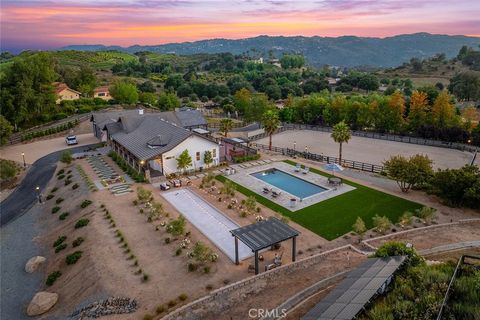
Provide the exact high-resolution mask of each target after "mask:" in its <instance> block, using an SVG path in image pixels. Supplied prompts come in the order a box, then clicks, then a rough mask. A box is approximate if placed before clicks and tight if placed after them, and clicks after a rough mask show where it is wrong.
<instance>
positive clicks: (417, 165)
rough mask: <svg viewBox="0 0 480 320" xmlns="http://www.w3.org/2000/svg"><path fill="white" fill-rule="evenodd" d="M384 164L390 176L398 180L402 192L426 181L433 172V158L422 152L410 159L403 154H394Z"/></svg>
mask: <svg viewBox="0 0 480 320" xmlns="http://www.w3.org/2000/svg"><path fill="white" fill-rule="evenodd" d="M384 166H385V171H386V172H387V175H388V177H389V178H391V179H392V180H395V181H396V182H397V184H398V186H399V187H400V189H401V190H402V192H408V191H409V190H410V189H411V188H412V187H414V186H416V185H420V184H422V183H424V182H426V181H427V179H428V178H430V177H431V175H432V174H433V170H432V160H430V159H429V158H428V157H427V156H424V155H421V154H417V155H414V156H411V157H410V158H408V159H407V158H406V157H404V156H401V155H399V156H392V157H390V159H388V160H387V161H385V162H384Z"/></svg>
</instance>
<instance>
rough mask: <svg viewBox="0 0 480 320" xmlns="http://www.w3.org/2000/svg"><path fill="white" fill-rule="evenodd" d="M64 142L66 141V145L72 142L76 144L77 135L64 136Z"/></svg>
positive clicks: (70, 144)
mask: <svg viewBox="0 0 480 320" xmlns="http://www.w3.org/2000/svg"><path fill="white" fill-rule="evenodd" d="M65 142H66V143H67V145H69V146H72V145H74V144H78V141H77V136H74V135H72V136H68V137H66V138H65Z"/></svg>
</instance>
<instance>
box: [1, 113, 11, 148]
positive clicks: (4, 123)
mask: <svg viewBox="0 0 480 320" xmlns="http://www.w3.org/2000/svg"><path fill="white" fill-rule="evenodd" d="M12 131H13V126H12V125H11V124H10V122H8V120H7V119H5V117H4V116H2V115H0V145H1V144H5V143H7V141H8V138H10V135H11V134H12Z"/></svg>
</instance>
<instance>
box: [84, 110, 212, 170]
mask: <svg viewBox="0 0 480 320" xmlns="http://www.w3.org/2000/svg"><path fill="white" fill-rule="evenodd" d="M178 112H181V111H176V112H173V113H174V114H175V115H176V113H178ZM165 115H170V116H172V113H165V112H157V113H144V112H143V110H125V111H119V112H107V113H95V114H94V115H93V116H92V121H93V123H94V124H93V126H94V133H95V135H96V136H97V137H99V138H100V139H101V140H102V141H105V142H107V144H108V145H110V146H111V148H112V149H113V150H114V151H115V152H117V153H118V154H119V155H121V156H122V157H123V159H125V161H127V162H128V163H129V164H130V165H131V166H132V167H133V168H135V169H136V170H138V171H141V172H144V173H145V175H146V176H147V178H148V179H150V177H155V176H160V175H167V174H170V173H174V172H178V171H179V170H178V169H177V158H178V156H179V155H180V154H181V153H182V152H183V151H184V150H188V152H189V154H190V157H191V158H192V165H191V166H190V167H189V168H187V170H199V169H202V168H206V165H205V163H204V162H203V160H204V156H205V151H210V152H211V153H212V157H213V163H211V165H218V164H219V163H220V150H219V147H220V146H219V144H218V143H217V142H216V141H214V140H211V139H210V138H207V137H205V136H203V135H200V134H198V133H196V132H195V130H194V129H195V128H192V129H191V130H189V128H184V127H182V126H179V125H177V124H176V123H175V122H172V121H170V120H167V119H165ZM183 115H185V114H183ZM180 118H182V116H180ZM195 119H196V117H193V118H192V119H185V118H183V120H184V123H185V124H194V125H196V124H197V122H195V121H194V120H195ZM187 120H188V121H187ZM197 120H198V119H197ZM100 126H102V127H100ZM99 132H100V134H99Z"/></svg>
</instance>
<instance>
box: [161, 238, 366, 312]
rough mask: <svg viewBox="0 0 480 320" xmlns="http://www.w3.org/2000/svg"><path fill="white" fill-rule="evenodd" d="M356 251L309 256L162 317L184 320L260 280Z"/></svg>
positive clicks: (214, 293) (339, 248)
mask: <svg viewBox="0 0 480 320" xmlns="http://www.w3.org/2000/svg"><path fill="white" fill-rule="evenodd" d="M346 249H350V250H354V251H355V252H361V251H359V250H358V249H356V248H355V247H353V246H352V245H351V244H348V245H344V246H341V247H338V248H335V249H331V250H327V251H324V252H320V253H317V254H315V255H313V256H309V257H307V258H304V259H301V260H298V261H296V262H292V263H289V264H285V265H283V266H280V267H278V268H275V269H272V270H269V271H266V272H263V273H260V274H259V275H254V276H251V277H248V278H245V279H243V280H240V281H237V282H235V283H232V284H230V285H227V286H225V287H222V288H218V289H216V290H214V291H212V292H211V293H210V294H209V295H207V296H204V297H201V298H199V299H197V300H194V301H192V302H190V303H188V304H186V305H184V306H182V307H180V308H178V309H175V310H174V311H172V312H171V313H169V314H167V315H165V316H164V317H162V318H161V319H162V320H174V319H184V318H185V316H184V315H185V313H188V312H192V311H193V310H195V309H198V308H200V307H201V306H202V305H207V304H208V303H210V302H213V301H214V300H216V299H218V300H227V298H226V295H228V294H229V293H230V292H232V291H236V290H238V289H241V288H244V287H246V286H248V285H250V284H252V283H255V282H256V281H257V280H260V279H265V278H271V277H274V276H276V275H278V274H280V273H283V272H286V271H291V270H295V269H303V268H307V267H308V266H310V265H313V264H315V263H317V262H319V261H320V260H322V259H323V258H324V257H325V256H326V255H329V254H331V253H335V252H338V251H342V250H346Z"/></svg>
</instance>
